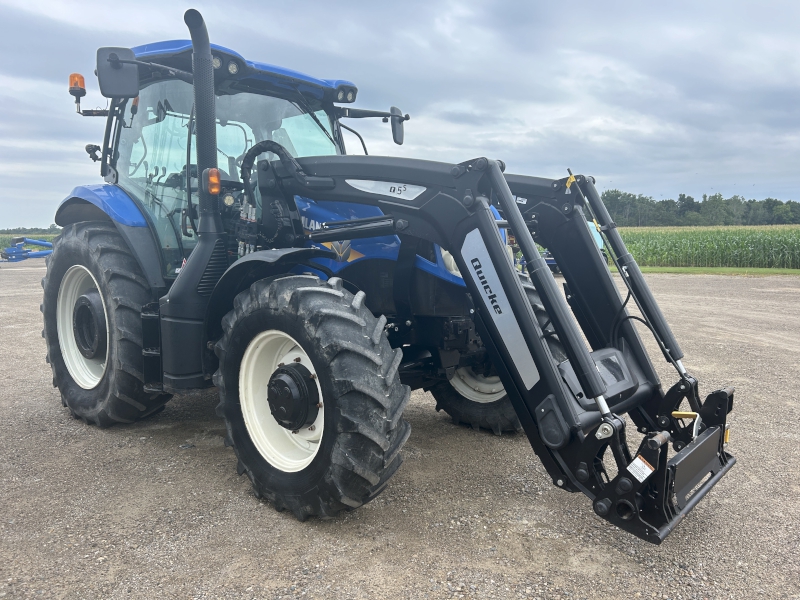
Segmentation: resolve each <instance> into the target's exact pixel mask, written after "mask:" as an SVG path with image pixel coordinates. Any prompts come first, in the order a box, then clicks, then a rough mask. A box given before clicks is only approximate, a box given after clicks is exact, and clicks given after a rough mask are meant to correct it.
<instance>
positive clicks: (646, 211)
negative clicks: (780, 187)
mask: <svg viewBox="0 0 800 600" xmlns="http://www.w3.org/2000/svg"><path fill="white" fill-rule="evenodd" d="M602 198H603V202H604V203H605V205H606V208H608V212H609V213H611V218H612V219H613V220H614V222H615V223H616V224H617V225H618V226H620V227H676V226H677V227H691V226H700V225H786V224H793V223H796V224H800V202H795V201H793V200H789V201H788V202H783V201H781V200H776V199H774V198H767V199H766V200H745V199H744V198H743V197H742V196H738V195H734V196H731V197H730V198H723V197H722V194H714V195H713V196H709V195H707V194H703V199H702V200H700V201H697V200H695V199H694V198H692V197H691V196H687V195H686V194H680V195H679V196H678V199H677V200H654V199H653V198H651V197H650V196H644V195H642V194H639V195H636V194H629V193H627V192H622V191H620V190H606V191H605V192H603V194H602Z"/></svg>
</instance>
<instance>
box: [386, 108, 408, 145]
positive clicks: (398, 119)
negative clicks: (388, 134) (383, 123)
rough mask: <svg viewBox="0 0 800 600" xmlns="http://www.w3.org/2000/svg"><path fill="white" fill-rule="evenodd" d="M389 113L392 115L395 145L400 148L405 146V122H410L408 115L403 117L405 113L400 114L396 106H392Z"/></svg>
mask: <svg viewBox="0 0 800 600" xmlns="http://www.w3.org/2000/svg"><path fill="white" fill-rule="evenodd" d="M389 112H390V113H392V116H391V117H390V118H391V121H392V137H393V138H394V143H395V144H397V145H398V146H402V145H403V135H404V133H403V122H404V121H408V119H409V117H408V115H405V116H403V113H402V112H400V109H399V108H397V107H396V106H392V107H391V108H390V109H389Z"/></svg>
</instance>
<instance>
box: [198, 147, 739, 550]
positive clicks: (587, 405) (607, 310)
mask: <svg viewBox="0 0 800 600" xmlns="http://www.w3.org/2000/svg"><path fill="white" fill-rule="evenodd" d="M273 150H274V149H273ZM258 168H259V186H262V185H263V188H262V190H261V191H262V193H263V194H267V193H270V192H269V191H270V190H272V192H271V193H272V194H275V193H281V194H283V195H284V196H285V198H286V199H287V200H290V199H291V198H293V197H294V196H295V195H302V196H304V197H307V198H310V199H313V200H321V201H326V200H327V201H339V202H341V201H347V202H352V203H360V204H368V205H372V206H377V207H379V208H380V209H381V211H382V212H383V213H384V215H385V218H382V219H365V220H359V219H355V220H352V221H349V222H342V223H339V224H337V227H336V235H337V236H344V237H346V238H348V239H354V238H358V237H371V236H375V235H384V234H386V233H387V231H389V230H393V231H394V232H395V233H397V234H398V235H400V236H401V239H403V243H404V244H405V243H412V244H413V243H414V242H415V240H426V241H428V242H432V243H435V244H439V245H440V246H441V247H442V248H444V249H446V250H448V251H450V252H451V253H452V254H453V256H454V258H455V260H456V262H457V264H458V267H459V269H460V271H461V273H462V274H464V280H465V282H466V284H467V288H468V292H469V296H470V299H471V302H472V305H473V307H474V308H473V310H474V320H475V323H476V328H477V330H478V332H479V334H480V336H481V340H482V341H483V343H484V345H485V346H486V348H487V351H488V353H489V356H490V357H491V360H492V362H493V364H494V366H495V368H496V370H497V372H498V374H499V376H500V378H501V381H502V383H503V385H504V387H505V390H506V393H507V394H508V395H509V398H510V399H511V402H512V404H513V406H514V408H515V410H516V412H517V415H518V416H519V419H520V422H521V424H522V426H523V429H524V431H525V433H526V435H527V437H528V439H529V441H530V443H531V446H532V447H533V449H534V451H535V452H536V454H537V455H538V456H539V458H540V459H541V460H542V462H543V464H544V466H545V468H546V469H547V471H548V473H549V475H550V476H551V477H552V479H553V482H554V483H555V484H556V485H557V486H558V487H561V488H562V489H565V490H567V491H571V492H577V491H580V492H583V493H584V494H586V495H587V496H588V497H589V498H590V499H591V500H592V501H593V506H594V509H595V512H596V513H597V514H598V515H599V516H601V517H603V518H604V519H606V520H608V521H610V522H611V523H613V524H615V525H617V526H618V527H620V528H622V529H624V530H626V531H629V532H630V533H633V534H634V535H637V536H638V537H640V538H642V539H644V540H647V541H650V542H653V543H660V542H661V541H662V540H663V539H664V537H666V535H667V534H668V533H669V532H670V531H671V530H672V528H674V526H675V525H676V524H677V523H678V522H680V520H681V519H682V518H683V517H684V516H685V515H686V514H687V513H688V512H689V511H690V510H691V509H692V508H693V507H694V505H696V503H697V502H698V501H699V500H700V499H701V498H702V497H703V496H704V495H705V494H706V493H707V492H708V491H709V490H710V489H711V488H712V487H713V486H714V485H715V484H716V482H717V481H719V479H720V478H721V477H722V476H723V475H724V474H725V473H726V472H727V471H728V469H730V468H731V467H732V466H733V464H734V463H735V459H734V458H733V457H732V456H731V455H730V454H728V453H727V452H726V451H725V442H726V437H727V435H726V434H727V424H726V417H727V414H728V412H730V410H731V408H732V403H733V390H720V391H717V392H714V393H712V394H710V395H709V396H708V398H707V399H706V401H705V402H702V403H701V402H700V400H699V394H698V389H697V381H696V380H695V379H694V378H693V377H691V375H689V374H688V373H687V372H686V370H685V369H684V368H683V366H682V364H681V362H680V359H681V358H682V357H683V354H682V352H681V350H680V348H679V346H678V344H677V341H675V339H674V336H673V334H672V332H671V330H670V329H669V326H668V325H667V323H666V320H665V319H664V318H663V315H661V312H660V310H659V309H658V305H657V303H656V302H655V299H654V298H653V296H652V293H651V292H650V290H649V288H648V287H647V284H646V282H645V281H644V279H643V277H641V273H640V272H639V270H638V267H637V266H636V263H635V261H634V260H633V258H632V257H631V256H630V254H629V253H628V252H627V250H626V249H625V247H624V243H622V240H621V238H619V236H618V235H617V236H613V235H611V236H609V235H607V236H606V238H607V240H608V241H609V244H610V247H611V248H612V250H613V252H614V255H615V261H616V263H617V264H618V265H620V266H621V272H622V273H623V276H624V277H625V279H626V280H630V281H626V283H628V286H629V290H630V296H631V297H632V298H633V299H634V301H635V302H636V304H637V305H638V306H639V307H640V309H641V312H642V314H643V316H644V319H641V320H643V322H644V323H645V325H647V327H648V328H649V329H650V330H651V331H652V333H653V334H654V335H655V337H656V339H657V340H658V341H659V344H660V346H661V348H662V350H663V351H664V355H665V358H666V359H667V360H669V361H670V362H671V363H673V364H674V365H675V366H676V369H677V370H678V374H679V380H678V382H677V383H676V384H675V385H674V386H672V388H670V390H668V391H667V392H666V393H664V391H663V390H662V387H661V383H660V381H659V378H658V376H657V374H656V372H655V369H654V368H653V365H652V363H651V362H650V358H649V357H648V354H647V352H646V350H645V348H644V346H643V344H642V341H641V339H640V337H639V334H638V332H637V331H636V329H635V327H634V326H633V323H632V320H633V319H634V318H638V317H634V316H632V315H631V314H630V313H629V312H628V311H627V308H626V305H625V304H626V301H624V300H623V299H622V298H621V297H620V294H619V292H618V291H617V288H616V286H615V283H614V280H613V277H612V275H611V272H610V270H609V268H608V266H607V265H606V263H605V261H604V259H603V257H602V255H601V253H600V250H599V249H598V247H597V245H596V243H595V242H594V239H593V237H592V234H591V232H590V230H589V229H588V225H587V219H586V215H587V213H589V214H591V215H592V216H594V218H596V219H599V224H600V227H601V228H603V229H604V233H607V232H608V231H611V232H612V233H616V232H615V231H614V226H613V223H611V221H610V218H609V217H608V214H607V213H605V212H604V210H605V209H604V208H602V203H601V202H600V201H599V195H598V194H597V191H596V189H595V188H594V185H593V182H592V181H591V180H590V179H587V178H585V177H583V176H577V177H573V176H572V175H570V177H569V178H565V179H564V180H555V181H554V180H546V179H541V178H534V177H523V176H515V175H510V176H508V177H506V176H504V174H503V172H502V171H503V168H504V166H503V164H502V163H501V162H499V161H494V160H489V159H486V158H477V159H474V160H470V161H466V162H464V163H461V164H458V165H453V164H444V163H435V162H428V161H418V160H409V159H401V158H388V157H361V156H336V157H311V158H302V159H296V160H295V159H292V158H291V157H289V156H288V155H287V154H284V155H283V156H282V157H281V160H279V161H274V162H271V163H268V162H266V161H262V162H260V163H259V167H258ZM265 173H267V174H266V175H265ZM276 190H279V192H276ZM365 190H371V191H365ZM584 190H585V191H584ZM521 199H522V200H524V201H525V202H524V204H523V203H522V202H521ZM593 200H594V201H593ZM492 204H496V205H497V207H498V208H499V209H500V210H501V212H502V214H503V216H504V217H505V218H506V219H507V223H508V226H509V227H510V228H511V229H512V230H513V233H514V235H515V237H516V239H517V243H518V244H519V245H520V247H521V248H522V251H523V253H524V255H525V258H526V260H527V264H528V270H529V274H530V277H531V279H532V282H533V284H534V286H535V287H536V289H537V291H538V292H539V294H540V296H541V298H542V301H543V303H544V305H545V308H546V309H547V311H548V314H549V315H550V318H551V320H552V323H553V325H554V327H555V331H556V333H557V334H558V336H559V338H560V340H561V342H562V344H563V345H564V348H565V351H566V353H567V356H568V357H569V361H566V362H564V363H562V364H556V362H555V361H554V360H553V357H552V355H551V353H550V351H549V349H548V346H547V344H546V343H545V340H544V337H543V336H544V334H543V332H542V328H541V327H540V326H539V323H538V322H537V320H536V319H535V318H534V315H533V311H532V309H531V306H530V303H529V302H528V301H527V298H526V296H525V293H524V291H523V287H522V285H521V283H520V280H519V277H518V273H517V272H516V270H515V269H514V267H513V265H512V263H511V261H510V259H509V257H508V254H507V251H506V248H505V244H504V242H503V240H502V239H501V236H500V231H499V228H498V223H497V220H496V218H495V216H494V214H493V213H492V211H491V209H490V206H491V205H492ZM520 205H524V206H525V208H526V216H527V217H528V218H527V223H526V219H525V217H523V214H522V212H521V211H520V209H519V206H520ZM531 229H532V230H533V231H534V232H536V234H537V239H538V240H539V241H540V242H542V243H544V244H545V245H547V247H548V248H549V249H550V250H551V251H552V252H553V254H554V256H555V257H556V260H557V261H558V264H559V265H560V266H561V269H562V271H563V273H564V278H565V280H566V285H565V289H566V298H567V299H566V300H565V296H564V295H562V293H561V291H560V290H559V289H558V287H557V285H556V282H555V280H554V278H553V276H552V273H551V271H550V269H549V268H548V266H547V265H546V263H545V261H544V259H543V258H542V257H541V255H540V254H539V251H538V250H537V249H536V245H535V244H534V240H533V236H532V235H531ZM312 235H313V234H312ZM267 252H270V251H267ZM272 252H274V251H272ZM255 254H258V253H255ZM254 258H255V257H254ZM189 262H190V263H191V259H190V261H189ZM232 268H235V267H232ZM637 274H638V277H637ZM216 310H217V312H218V310H219V309H218V308H217V309H216ZM570 313H572V314H574V315H575V317H576V319H573V317H572V314H570ZM576 320H577V323H578V324H579V325H580V326H581V329H582V331H583V333H584V334H585V335H586V338H587V339H588V341H589V344H590V346H591V348H592V350H591V351H590V350H589V349H588V348H587V347H586V345H585V343H584V342H583V339H582V336H581V329H578V325H576ZM208 325H209V327H210V329H209V330H208V331H207V334H208V339H212V340H213V339H214V337H215V336H216V335H217V333H218V332H217V331H216V330H215V327H216V325H215V324H214V323H211V322H210V321H209V322H208ZM609 361H610V362H609ZM603 365H605V366H606V369H605V371H606V372H608V367H609V366H610V367H611V370H612V371H614V370H615V373H614V374H613V375H614V376H611V377H608V376H606V377H604V376H603V375H601V373H600V371H599V370H598V366H603ZM685 401H686V402H688V404H689V406H690V408H692V409H693V410H694V411H696V412H697V413H698V414H699V415H700V422H701V423H702V430H701V431H693V432H689V431H688V430H687V429H689V428H687V427H686V426H684V425H683V421H682V420H681V418H679V417H675V416H673V413H674V412H675V411H677V410H678V409H679V408H681V405H682V404H683V403H684V402H685ZM625 413H628V414H629V415H630V418H631V420H632V421H633V423H634V424H635V426H636V427H637V430H638V432H639V433H640V434H642V435H643V439H642V441H641V444H640V445H639V447H638V449H637V450H636V451H635V452H633V453H632V452H631V450H630V448H629V446H628V443H627V441H626V432H625V420H624V419H623V418H622V417H621V415H623V414H625ZM670 442H673V448H674V449H675V450H677V453H676V454H674V456H672V457H670V455H669V444H670ZM607 451H610V452H611V455H612V456H613V459H614V462H615V463H616V468H617V474H616V476H615V477H613V478H611V477H609V475H608V472H607V470H606V468H605V466H604V462H603V458H604V455H605V453H606V452H607Z"/></svg>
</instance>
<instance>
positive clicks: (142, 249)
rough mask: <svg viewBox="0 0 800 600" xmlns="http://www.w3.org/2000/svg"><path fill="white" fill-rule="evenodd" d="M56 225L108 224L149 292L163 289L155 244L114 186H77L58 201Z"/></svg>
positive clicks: (127, 198) (128, 200)
mask: <svg viewBox="0 0 800 600" xmlns="http://www.w3.org/2000/svg"><path fill="white" fill-rule="evenodd" d="M55 221H56V224H57V225H60V226H61V227H64V226H65V225H71V224H72V223H78V222H81V221H111V222H112V223H114V225H115V226H116V228H117V230H118V231H119V233H120V235H121V236H122V238H123V239H124V240H125V243H126V244H128V248H129V249H130V251H131V253H132V254H133V256H134V257H135V258H136V262H138V263H139V267H140V268H141V269H142V273H144V276H145V278H146V279H147V283H148V285H150V288H151V289H153V290H157V289H161V290H163V289H164V288H166V284H165V283H164V277H163V275H162V269H161V255H160V253H159V251H158V244H157V242H156V240H155V238H154V237H153V233H152V231H151V229H150V227H149V226H148V222H147V220H146V219H145V216H144V215H143V214H142V211H141V210H140V209H139V207H138V206H137V205H136V203H135V202H134V201H133V199H132V198H131V197H130V196H128V194H126V193H125V192H124V191H123V190H122V188H120V187H119V186H116V185H109V184H95V185H79V186H78V187H76V188H75V189H74V190H72V192H70V194H69V195H68V196H67V197H66V198H64V200H62V201H61V204H60V205H59V206H58V209H57V210H56V218H55Z"/></svg>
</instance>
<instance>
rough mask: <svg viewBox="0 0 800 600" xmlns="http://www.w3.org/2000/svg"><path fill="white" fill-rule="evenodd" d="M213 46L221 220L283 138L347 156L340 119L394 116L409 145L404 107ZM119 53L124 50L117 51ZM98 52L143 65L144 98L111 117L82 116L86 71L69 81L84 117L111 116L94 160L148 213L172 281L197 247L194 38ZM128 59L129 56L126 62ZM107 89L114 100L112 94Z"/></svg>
mask: <svg viewBox="0 0 800 600" xmlns="http://www.w3.org/2000/svg"><path fill="white" fill-rule="evenodd" d="M211 49H212V65H213V73H214V90H215V94H216V119H215V120H216V144H217V160H218V165H219V173H220V178H221V184H222V193H221V195H220V199H221V200H222V202H221V209H222V211H223V215H222V217H223V220H225V219H228V220H239V218H240V211H241V207H242V198H241V195H242V190H243V185H242V182H241V179H240V173H239V171H240V168H241V163H242V159H243V157H244V156H245V154H246V153H247V151H248V150H250V149H251V148H252V147H253V146H254V145H255V144H256V143H258V142H261V141H264V140H270V141H275V142H276V143H278V144H280V145H281V146H283V147H284V148H286V150H287V151H288V152H289V154H291V156H292V157H294V158H301V157H307V156H329V155H336V154H345V144H344V139H343V137H342V128H346V129H349V128H348V127H346V126H343V125H341V124H340V122H339V119H340V118H347V117H350V118H363V117H370V116H372V117H383V118H384V119H385V120H391V123H392V130H393V135H394V138H395V141H398V143H402V138H403V133H402V129H403V121H404V120H405V119H406V118H407V116H406V117H403V116H402V115H400V111H399V110H398V109H396V108H394V107H393V108H392V110H391V111H390V112H380V111H364V110H359V109H349V110H348V109H344V108H342V107H341V106H337V104H345V105H346V104H349V103H352V102H354V101H355V100H356V97H357V94H358V89H357V88H356V86H355V85H354V84H352V83H351V82H349V81H345V80H341V79H317V78H314V77H311V76H308V75H305V74H303V73H299V72H297V71H292V70H290V69H285V68H281V67H276V66H273V65H268V64H265V63H260V62H253V61H248V60H246V59H245V58H244V57H242V56H241V55H240V54H238V53H236V52H234V51H232V50H230V49H228V48H224V47H222V46H218V45H212V46H211ZM113 50H116V52H110V51H113ZM100 52H101V53H104V55H106V54H109V55H112V54H113V55H114V56H116V57H117V58H118V59H119V60H120V61H121V63H120V64H121V65H122V66H123V67H124V66H125V65H128V64H131V63H134V64H135V66H136V67H138V85H137V86H136V87H135V90H134V89H133V85H132V84H130V83H126V85H128V86H129V88H131V89H129V90H128V91H127V94H128V95H131V94H132V93H135V94H136V95H135V96H132V97H124V94H123V95H122V97H116V98H114V99H113V100H112V103H111V107H110V109H109V110H107V111H87V110H83V111H82V110H81V109H80V98H81V97H83V96H84V95H85V85H84V80H83V77H81V76H80V75H78V74H73V75H72V76H71V77H70V93H71V94H72V95H73V96H74V97H75V99H76V104H77V105H78V112H79V113H80V114H85V115H87V116H106V117H107V120H108V121H107V128H106V135H105V141H104V145H103V147H102V148H98V147H97V146H92V147H91V150H92V152H93V153H94V155H93V156H92V154H91V153H90V156H92V157H93V159H95V160H99V162H100V163H101V174H102V175H103V176H104V178H105V180H106V181H107V182H108V183H111V184H115V185H116V186H118V187H119V188H120V189H121V190H122V191H124V192H125V194H126V195H127V196H129V197H130V199H131V200H132V201H133V203H134V204H135V205H136V207H137V208H138V209H139V210H140V211H141V212H142V213H143V214H144V216H145V218H146V220H147V222H148V226H149V227H150V229H151V230H152V231H153V233H154V234H155V235H156V237H157V238H158V246H159V249H160V262H161V269H162V276H163V277H164V279H165V281H166V282H167V283H168V282H169V281H170V280H171V279H173V278H174V277H176V276H177V275H178V274H179V273H180V270H181V267H182V266H183V264H184V263H185V261H186V259H188V258H189V256H190V255H191V253H192V250H193V249H194V247H195V244H196V243H197V236H196V228H197V223H196V221H197V210H196V207H197V206H198V202H199V197H198V190H199V187H198V185H199V184H198V182H199V177H198V173H197V144H196V127H195V125H194V123H195V114H194V110H195V109H194V95H193V93H194V92H193V85H192V75H191V71H192V42H191V41H190V40H172V41H164V42H157V43H153V44H146V45H143V46H137V47H135V48H132V49H131V50H128V51H127V52H126V49H122V48H120V49H101V50H100ZM127 53H129V54H127ZM126 55H127V56H128V57H129V58H127V59H126V58H119V57H122V56H126ZM111 60H113V58H112V59H111ZM126 61H130V62H126ZM101 63H102V61H100V62H98V64H101ZM112 64H113V63H112ZM119 71H120V72H122V71H124V68H121V69H119ZM132 73H133V71H132ZM112 74H113V75H116V76H118V77H120V78H121V77H122V75H120V74H118V73H112ZM100 79H101V88H102V85H103V83H104V82H105V84H106V86H108V85H111V84H109V83H108V82H109V81H110V80H109V77H108V76H106V77H105V78H103V77H101V78H100ZM113 83H114V82H113V80H112V84H113ZM120 83H121V81H120ZM101 91H103V92H104V93H112V95H116V93H115V92H116V90H114V89H111V90H108V89H106V90H102V89H101ZM398 115H399V116H398ZM351 131H352V130H351ZM356 135H357V134H356ZM359 138H360V136H359ZM362 143H363V140H362ZM89 150H90V149H89V148H88V147H87V152H88V151H89ZM365 150H366V146H365ZM98 152H99V156H97V153H98ZM266 159H267V160H273V161H274V160H276V157H275V156H274V155H272V154H271V153H268V154H267V156H266ZM255 177H256V176H255V174H254V175H253V178H254V183H255ZM253 188H254V196H255V201H256V202H255V207H254V208H255V210H254V211H252V213H251V214H247V215H245V219H244V220H246V221H248V222H256V223H257V222H260V221H261V219H262V202H261V195H260V192H259V188H258V186H256V185H253ZM255 238H257V236H255ZM253 241H254V242H257V241H258V240H257V239H254V240H253ZM252 246H253V247H254V248H255V247H257V246H259V244H257V243H253V244H252ZM237 252H238V249H237ZM240 254H241V253H240Z"/></svg>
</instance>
